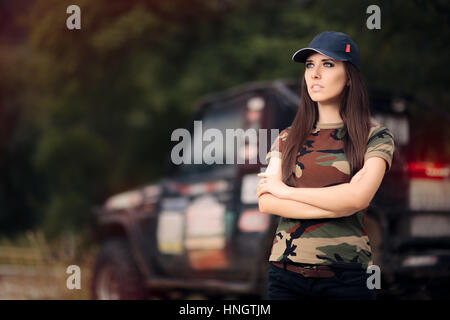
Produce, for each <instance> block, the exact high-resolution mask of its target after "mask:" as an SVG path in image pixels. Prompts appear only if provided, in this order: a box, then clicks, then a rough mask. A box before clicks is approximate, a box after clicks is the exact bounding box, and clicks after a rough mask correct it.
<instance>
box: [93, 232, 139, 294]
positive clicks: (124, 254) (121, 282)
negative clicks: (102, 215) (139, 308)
mask: <svg viewBox="0 0 450 320" xmlns="http://www.w3.org/2000/svg"><path fill="white" fill-rule="evenodd" d="M143 283H144V281H143V277H142V275H141V273H140V271H139V269H138V268H137V266H136V263H135V262H134V259H133V256H132V255H131V252H130V248H129V246H128V244H127V243H126V241H124V240H122V239H112V240H107V241H106V242H105V243H103V244H102V246H101V247H100V252H99V253H98V255H97V258H96V260H95V265H94V270H93V274H92V283H91V294H92V298H93V299H95V300H140V299H145V298H147V294H146V290H145V288H144V285H143Z"/></svg>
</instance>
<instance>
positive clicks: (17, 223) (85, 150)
mask: <svg viewBox="0 0 450 320" xmlns="http://www.w3.org/2000/svg"><path fill="white" fill-rule="evenodd" d="M372 2H373V1H368V0H367V1H357V2H355V1H350V0H342V1H339V2H336V1H330V0H323V1H293V0H292V1H275V0H273V1H263V2H262V1H252V0H245V1H223V0H196V1H186V0H173V1H143V0H133V1H106V0H96V1H90V0H79V1H77V4H78V5H79V6H80V8H81V11H82V16H81V22H82V29H81V30H73V31H69V30H67V28H66V26H65V19H66V18H67V14H66V7H67V3H66V2H61V1H59V0H46V1H31V2H27V3H26V4H25V5H24V6H25V9H23V10H22V9H21V10H19V9H17V8H16V10H15V11H14V10H13V9H14V8H15V7H14V5H13V4H9V6H11V7H10V9H11V8H12V9H11V10H13V11H14V12H15V16H16V20H15V21H14V22H11V23H14V24H15V26H16V28H18V29H19V30H21V32H22V33H23V34H24V37H23V38H22V40H21V41H17V40H14V41H11V42H9V43H0V46H1V47H0V48H4V49H5V48H6V50H0V53H1V57H2V59H1V60H0V61H1V64H0V70H2V71H3V73H2V77H1V79H0V93H1V94H2V100H0V102H1V103H2V106H4V105H7V104H13V103H15V104H16V105H17V106H18V107H17V110H20V118H19V120H18V121H17V123H16V127H15V131H14V135H13V136H11V137H10V138H8V139H9V140H8V144H7V147H5V148H4V149H3V150H4V151H3V154H2V157H3V158H2V159H3V162H4V163H8V167H7V170H8V171H7V172H8V174H5V179H4V181H5V182H4V184H3V187H2V189H0V199H1V201H0V207H1V210H2V213H1V215H0V221H1V223H0V232H6V231H7V230H9V231H11V232H13V231H14V230H20V229H26V228H31V227H33V226H36V225H43V226H44V228H45V230H46V232H47V234H49V235H55V234H57V233H58V232H62V231H64V230H66V229H67V230H80V229H82V228H83V227H84V226H86V225H89V223H90V217H91V216H90V206H91V205H93V204H100V203H102V202H103V201H104V200H105V198H106V197H107V196H109V195H111V194H113V193H115V192H120V191H124V190H126V189H128V188H133V187H135V186H137V185H142V184H146V183H149V182H151V181H154V180H156V179H157V178H160V177H161V175H162V166H163V162H164V156H165V155H166V154H167V152H169V148H170V146H171V143H170V134H171V132H172V130H173V129H175V128H178V127H183V126H185V125H186V123H185V119H186V118H187V116H188V115H190V114H191V113H192V111H193V108H194V102H195V101H196V100H197V99H198V98H199V97H200V96H202V95H204V94H207V93H210V92H215V91H220V90H223V89H226V88H229V87H231V86H234V85H238V84H241V83H243V82H248V81H255V80H267V79H275V78H289V77H298V76H301V74H302V72H303V67H302V65H299V64H295V63H293V62H291V55H292V53H293V52H294V51H295V50H297V49H298V48H299V47H302V46H306V45H307V44H308V43H309V41H310V40H311V39H312V37H313V36H314V35H315V34H317V33H319V32H321V31H324V30H333V29H334V30H340V31H343V32H346V33H349V34H350V35H351V36H352V37H353V38H354V39H355V41H356V42H357V43H358V44H359V46H360V48H361V52H362V66H363V73H364V76H365V78H366V80H367V82H368V83H369V84H371V85H374V86H377V87H379V88H384V89H389V88H390V89H394V90H398V91H404V92H407V93H415V94H417V95H418V96H419V97H421V98H422V99H424V100H428V101H429V102H430V104H435V105H439V106H441V107H445V108H447V110H448V105H449V103H450V97H449V95H448V93H446V89H445V87H444V86H445V85H447V84H448V83H449V74H448V72H447V69H446V68H445V67H443V66H445V65H444V64H443V63H444V61H446V58H447V57H448V54H449V51H450V48H449V43H448V42H447V41H444V39H447V38H449V33H450V31H449V21H448V19H449V18H448V17H449V16H450V15H449V5H448V2H446V1H435V2H432V1H376V2H375V3H372ZM11 3H12V2H11ZM19 3H20V2H19ZM370 4H378V5H379V6H380V7H381V11H382V29H381V30H374V31H370V30H368V29H367V28H366V25H365V23H366V19H367V14H366V8H367V6H368V5H370ZM437 30H438V32H439V37H437V36H436V31H437ZM430 80H431V81H430ZM4 170H6V169H4ZM5 172H6V171H5Z"/></svg>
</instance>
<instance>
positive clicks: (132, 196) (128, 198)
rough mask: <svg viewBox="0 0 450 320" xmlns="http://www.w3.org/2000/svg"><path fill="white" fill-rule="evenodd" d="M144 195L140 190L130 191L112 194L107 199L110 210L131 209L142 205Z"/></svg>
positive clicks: (107, 207) (107, 206)
mask: <svg viewBox="0 0 450 320" xmlns="http://www.w3.org/2000/svg"><path fill="white" fill-rule="evenodd" d="M143 200H144V197H143V195H142V193H141V192H140V191H129V192H124V193H120V194H118V195H115V196H112V197H111V198H109V199H108V200H107V201H106V204H105V207H106V209H108V210H122V209H130V208H134V207H136V206H138V205H140V204H141V203H142V202H143Z"/></svg>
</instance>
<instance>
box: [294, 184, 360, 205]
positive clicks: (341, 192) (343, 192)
mask: <svg viewBox="0 0 450 320" xmlns="http://www.w3.org/2000/svg"><path fill="white" fill-rule="evenodd" d="M286 200H293V201H299V202H303V203H306V204H309V205H312V206H315V207H318V208H321V209H324V210H330V211H331V210H332V211H343V212H351V211H354V212H356V211H358V210H359V209H361V207H362V205H361V204H360V201H359V194H358V193H357V192H356V190H355V185H351V184H350V183H342V184H339V185H336V186H331V187H323V188H295V187H289V193H288V195H287V197H286Z"/></svg>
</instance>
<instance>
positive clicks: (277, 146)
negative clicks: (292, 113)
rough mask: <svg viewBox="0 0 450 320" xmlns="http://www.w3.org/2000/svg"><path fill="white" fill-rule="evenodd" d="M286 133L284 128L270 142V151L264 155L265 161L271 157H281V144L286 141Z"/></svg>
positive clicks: (286, 130)
mask: <svg viewBox="0 0 450 320" xmlns="http://www.w3.org/2000/svg"><path fill="white" fill-rule="evenodd" d="M287 135H288V128H286V129H284V130H283V131H281V132H280V134H279V135H278V137H277V138H276V139H275V141H274V142H273V143H272V146H271V147H270V151H269V152H268V153H267V155H266V161H267V162H269V159H270V158H271V157H276V158H280V159H281V153H282V152H283V145H284V143H285V141H286V138H287Z"/></svg>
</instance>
